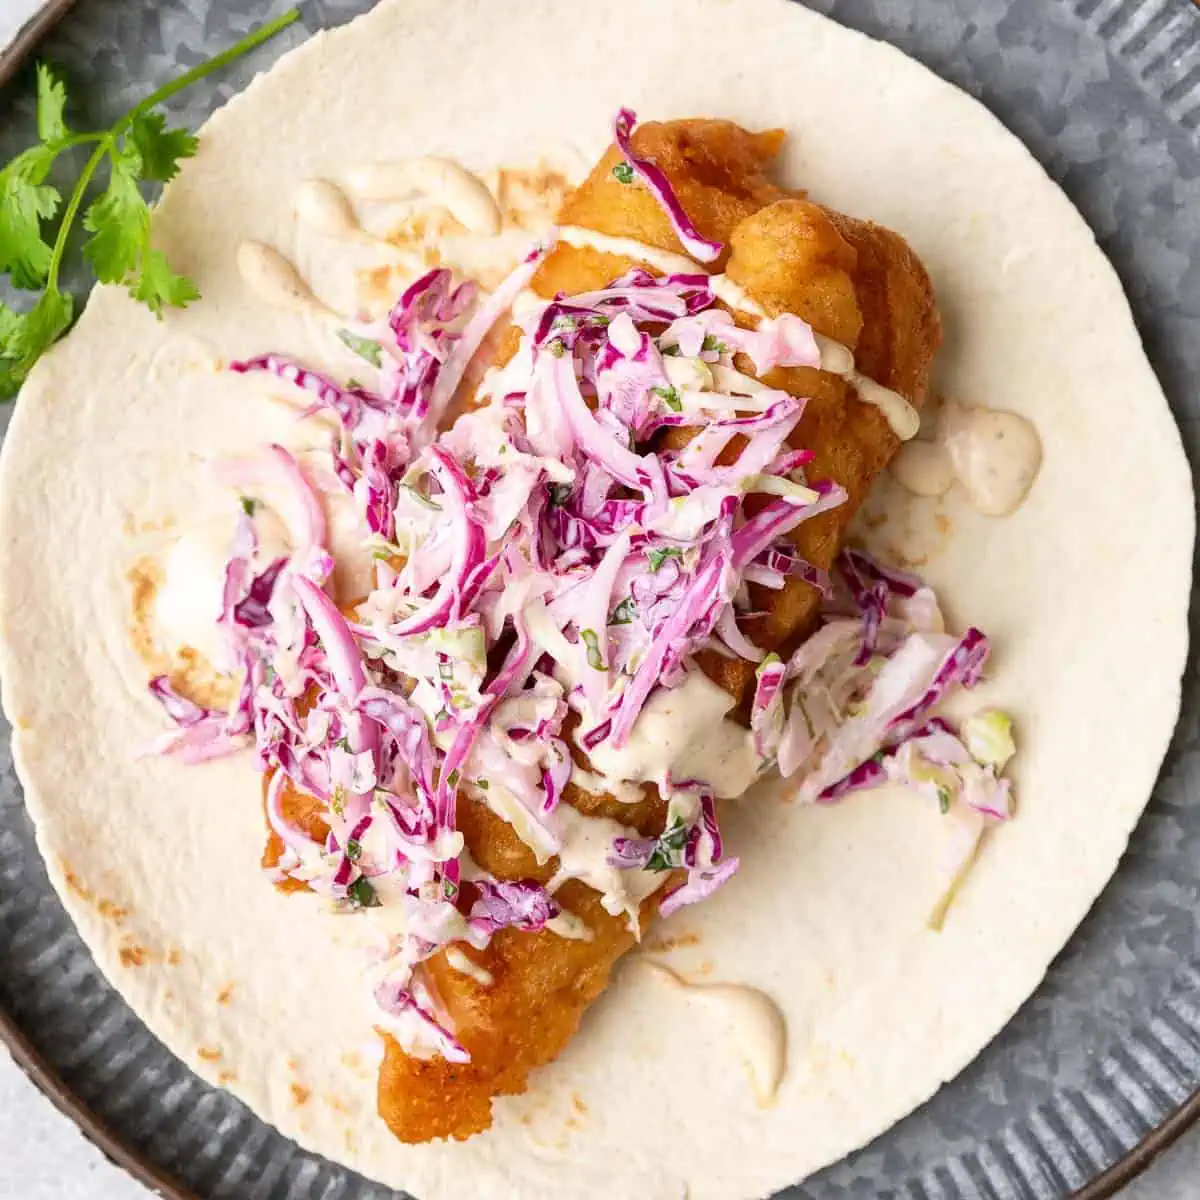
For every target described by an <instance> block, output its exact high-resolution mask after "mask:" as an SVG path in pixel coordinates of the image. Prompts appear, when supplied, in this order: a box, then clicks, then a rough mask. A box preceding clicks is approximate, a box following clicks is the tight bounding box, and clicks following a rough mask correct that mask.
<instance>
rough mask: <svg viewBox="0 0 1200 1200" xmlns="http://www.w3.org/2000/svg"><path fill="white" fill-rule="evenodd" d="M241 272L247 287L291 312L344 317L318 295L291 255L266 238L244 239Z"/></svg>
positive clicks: (239, 262)
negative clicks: (270, 243)
mask: <svg viewBox="0 0 1200 1200" xmlns="http://www.w3.org/2000/svg"><path fill="white" fill-rule="evenodd" d="M237 267H238V274H240V275H241V277H242V282H243V283H245V285H246V287H248V288H249V289H250V291H251V292H252V293H253V294H254V295H255V296H257V297H258V299H260V300H262V301H264V302H265V303H267V304H270V305H272V306H273V307H275V308H282V309H285V310H287V311H288V312H297V313H307V314H309V315H311V316H316V317H321V318H329V317H332V318H334V319H335V320H339V321H340V320H341V319H342V318H341V315H340V314H339V313H336V312H334V310H333V309H332V308H330V307H329V305H327V304H326V303H325V302H324V301H322V300H320V299H318V298H317V296H316V295H315V293H314V292H313V290H312V288H310V287H309V286H308V284H307V283H306V282H305V280H304V278H303V277H302V276H301V274H300V272H299V271H297V270H296V267H295V264H293V262H292V261H291V259H289V258H287V257H286V256H285V255H284V254H281V253H280V252H279V251H278V250H276V249H275V247H274V246H268V245H266V244H265V243H263V242H242V244H241V245H240V246H238V250H237Z"/></svg>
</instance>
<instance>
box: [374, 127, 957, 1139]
mask: <svg viewBox="0 0 1200 1200" xmlns="http://www.w3.org/2000/svg"><path fill="white" fill-rule="evenodd" d="M782 139H783V135H782V134H781V133H778V132H769V133H759V134H755V133H749V132H747V131H746V130H744V129H742V128H740V127H739V126H737V125H734V124H731V123H729V122H726V121H710V120H690V121H675V122H669V123H665V124H647V125H643V126H641V127H640V128H638V130H637V131H636V133H635V134H634V148H635V151H636V152H637V153H638V154H639V155H643V156H645V157H648V158H651V159H653V160H654V161H655V162H656V163H657V164H658V165H659V166H660V167H661V168H662V169H663V170H664V171H665V172H666V174H667V176H668V178H669V179H670V181H671V184H672V186H673V187H674V189H675V191H676V194H677V195H678V196H679V199H680V201H681V203H682V204H683V207H684V209H685V210H686V211H687V213H688V214H689V216H690V217H691V219H692V221H693V223H694V224H695V225H696V227H697V228H698V229H699V230H700V232H701V233H702V234H704V235H705V236H707V237H710V238H714V239H716V240H719V241H721V242H724V243H725V244H726V246H727V250H726V253H725V255H724V256H723V261H722V262H720V263H718V264H717V267H716V269H722V268H723V269H724V270H725V272H726V273H727V275H728V277H729V278H730V279H731V280H733V281H734V282H735V283H737V284H739V285H740V286H741V287H742V288H743V289H745V291H746V292H747V293H749V295H750V296H751V297H753V298H754V299H755V300H756V301H757V302H758V303H759V304H760V305H761V306H762V307H763V308H764V309H766V310H767V312H768V313H771V314H778V313H783V312H790V313H794V314H796V315H797V316H800V317H802V318H804V319H805V320H806V321H808V322H809V323H810V324H811V325H812V326H813V328H814V329H815V330H816V331H817V332H818V333H821V334H824V335H825V336H827V337H830V338H833V339H835V340H837V341H839V342H842V343H844V344H846V345H847V346H849V347H851V348H852V349H853V350H854V352H855V358H856V364H857V367H858V370H859V371H861V372H862V373H863V374H864V375H867V376H869V377H870V378H872V379H874V380H875V381H876V382H878V383H880V384H883V385H884V386H885V387H888V388H890V389H892V390H894V391H897V392H899V393H900V394H901V395H903V396H905V397H906V398H907V399H908V400H909V401H910V402H911V403H912V404H914V405H915V406H917V407H919V406H920V405H921V404H922V403H923V401H924V399H925V394H926V389H927V387H928V384H929V372H930V365H931V362H932V359H933V355H934V352H935V350H936V349H937V346H938V343H939V341H940V336H941V333H940V325H939V320H938V314H937V308H936V305H935V302H934V296H933V289H932V287H931V285H930V281H929V278H928V276H927V274H926V272H925V270H924V268H923V267H922V265H921V263H920V262H919V260H918V259H917V257H916V256H915V255H914V254H913V252H912V250H911V249H910V248H909V247H908V245H907V244H906V243H905V242H904V240H903V239H902V238H900V237H899V236H898V235H896V234H894V233H892V232H890V231H889V230H886V229H882V228H880V227H879V226H876V225H872V224H870V223H869V222H865V221H859V220H855V219H853V218H851V217H847V216H844V215H843V214H841V213H837V212H833V211H831V210H829V209H827V208H823V207H822V206H820V205H818V204H815V203H812V202H810V201H809V200H807V199H805V198H804V197H803V196H801V195H797V194H794V193H790V192H787V191H784V190H783V189H781V188H779V187H777V186H776V185H775V184H774V183H772V182H771V180H770V178H769V176H768V174H767V171H768V168H769V165H770V163H771V161H772V159H773V158H774V157H775V155H776V154H777V153H778V150H779V147H780V144H781V142H782ZM620 161H621V158H620V155H619V154H618V152H617V151H616V150H615V149H612V150H610V151H609V152H608V153H607V154H606V155H605V156H604V157H603V158H602V159H601V161H600V163H599V164H598V165H597V167H596V168H595V170H594V171H593V172H592V174H591V175H590V177H589V178H588V179H587V180H586V181H585V182H584V183H583V184H582V185H581V186H580V187H579V188H578V189H577V190H576V191H575V192H574V193H572V195H571V196H570V197H568V199H567V201H566V203H565V206H564V208H563V211H562V213H561V217H560V224H562V225H574V226H582V227H584V228H588V229H592V230H595V231H597V232H599V233H603V234H607V235H609V236H613V237H621V238H631V239H633V240H635V241H638V242H641V243H644V244H646V245H650V246H654V247H657V248H659V249H662V250H668V251H672V252H675V253H679V252H680V251H681V249H682V247H681V246H680V244H679V241H678V239H677V238H676V236H675V233H674V231H673V229H672V227H671V225H670V223H669V221H668V220H667V217H666V215H665V214H664V212H663V210H662V208H661V207H660V206H659V204H658V203H657V202H656V201H655V200H654V198H653V197H652V196H651V195H650V193H649V192H648V191H647V190H646V189H645V188H643V187H641V186H639V185H636V184H634V185H630V184H625V183H622V182H620V181H619V180H618V179H617V177H616V176H614V175H613V168H614V167H615V166H617V165H618V163H619V162H620ZM635 265H645V264H642V263H640V262H637V261H635V260H631V259H628V258H623V257H620V256H616V255H612V254H607V253H601V252H598V251H597V250H595V249H592V248H590V247H582V248H580V247H575V246H571V245H567V244H565V243H560V244H559V245H558V246H557V247H556V248H555V249H554V250H553V251H552V252H551V253H550V254H549V255H548V256H547V258H546V260H545V261H544V263H543V264H542V266H541V267H540V269H539V271H538V273H537V275H536V277H535V278H534V281H533V287H534V289H535V290H536V291H537V292H538V293H539V294H540V295H541V296H543V297H545V298H547V299H549V298H551V297H553V296H555V295H556V294H558V293H566V294H567V295H570V294H574V293H578V292H583V291H591V290H595V289H599V288H602V287H604V286H605V285H606V284H608V283H609V282H610V281H611V280H613V279H614V278H616V277H617V276H619V275H621V274H623V273H624V272H625V271H627V270H629V269H630V268H631V267H633V266H635ZM516 340H517V334H516V332H515V331H510V333H509V335H508V340H507V343H506V344H503V345H502V346H501V347H500V349H499V350H498V352H497V355H496V361H497V362H502V361H504V360H506V359H507V358H508V357H509V356H510V355H511V354H512V352H513V351H514V349H515V345H516ZM739 367H740V368H741V369H742V370H744V371H746V373H748V374H752V373H753V372H752V370H751V368H750V364H749V363H748V362H743V363H739ZM764 382H765V383H767V384H769V385H771V386H773V387H779V388H782V389H784V390H786V391H788V392H790V393H791V394H793V395H795V396H798V397H806V398H807V407H806V409H805V412H804V416H803V418H802V420H801V421H800V423H799V426H798V427H797V429H796V431H795V433H794V435H793V437H792V439H791V440H792V442H793V443H794V445H796V446H803V447H808V448H810V449H812V450H813V451H815V453H816V456H817V457H816V460H815V462H814V463H813V465H812V467H811V469H810V478H814V479H816V478H829V479H833V480H836V481H837V482H838V483H839V484H841V485H842V487H844V488H845V489H846V492H847V493H848V496H849V499H848V502H847V503H846V504H845V505H843V506H842V507H841V508H838V509H835V510H833V511H831V512H829V513H827V514H825V515H823V516H820V517H818V518H816V519H814V520H812V521H809V522H807V523H806V524H803V525H801V526H800V527H799V528H798V529H797V530H796V531H795V535H794V537H793V541H794V542H795V544H796V546H797V548H798V550H799V552H800V553H801V554H802V555H803V556H804V557H805V558H806V559H808V560H809V561H810V562H812V563H813V564H814V565H816V566H819V567H823V568H828V567H829V566H830V565H831V564H832V562H833V559H834V557H835V556H836V554H837V552H838V549H839V547H840V544H841V539H842V535H843V533H844V531H845V528H846V526H847V524H848V523H849V521H850V520H851V518H852V517H853V515H854V513H855V511H856V510H857V508H858V506H859V505H860V503H861V502H862V500H863V499H864V497H865V496H866V494H867V491H868V489H869V488H870V486H871V483H872V481H873V480H874V479H875V477H876V476H877V475H878V474H879V472H880V471H882V470H883V468H884V467H885V466H886V465H887V463H888V461H889V459H890V458H891V457H892V455H893V454H894V453H895V452H896V449H897V447H898V445H899V443H898V440H897V438H896V436H895V434H894V433H893V432H892V430H891V428H890V426H889V425H888V423H887V421H886V419H885V418H884V416H883V414H882V413H881V412H880V411H879V410H878V409H877V408H876V407H874V406H873V405H871V404H867V403H864V402H862V401H861V400H859V398H858V395H857V393H856V391H855V390H854V388H853V387H852V386H851V385H849V384H848V383H847V382H846V381H844V380H843V379H841V378H840V377H838V376H835V375H831V374H827V373H824V372H822V371H819V370H816V369H799V368H790V369H784V368H781V369H777V370H775V371H773V372H771V373H770V374H769V375H767V376H765V377H764ZM688 436H689V433H688V431H686V430H678V431H672V440H673V441H674V442H675V443H676V444H678V442H679V440H680V439H686V438H687V437H688ZM755 601H756V603H755V605H754V607H756V608H762V609H763V610H764V611H765V616H764V617H763V618H762V619H761V620H759V621H758V622H757V623H756V624H755V625H754V626H750V625H747V626H746V628H745V631H746V632H747V633H748V634H749V635H750V636H751V637H752V639H753V640H754V641H755V642H757V643H758V644H759V645H760V646H763V647H764V648H768V649H777V650H779V651H780V652H782V653H785V654H786V653H787V652H789V651H790V650H791V649H792V648H793V647H794V646H795V645H798V644H799V643H800V642H801V641H802V640H803V638H804V637H805V636H806V634H807V633H808V631H809V630H810V629H811V627H812V624H813V622H814V620H815V618H816V610H817V604H818V601H819V596H818V594H817V593H816V592H815V591H814V590H813V589H812V588H811V587H810V586H809V585H808V584H805V583H803V582H802V581H800V580H789V582H788V584H787V586H786V587H785V588H784V589H783V590H782V591H781V592H780V591H776V592H771V591H766V590H763V591H762V592H761V594H760V595H758V596H756V597H755ZM700 665H701V666H702V667H703V669H704V670H705V671H706V672H707V673H708V674H709V676H710V677H711V678H713V679H714V680H715V681H716V682H718V683H719V684H720V685H721V686H722V687H724V688H725V689H726V690H727V691H728V692H729V693H730V695H731V696H733V697H734V698H735V699H737V700H738V701H740V702H742V703H743V704H745V703H747V702H748V695H749V693H750V691H751V689H752V684H753V681H754V667H753V665H752V664H750V663H746V662H744V661H740V660H733V659H728V658H724V657H722V656H720V655H717V654H704V655H701V656H700ZM565 803H567V804H571V805H573V806H574V807H575V808H577V809H579V810H580V811H583V812H587V813H594V814H596V815H599V816H605V817H609V818H611V819H613V820H616V821H620V822H621V823H622V824H625V825H630V826H632V827H634V828H636V829H638V830H639V832H640V833H641V834H642V835H643V836H647V835H651V834H658V833H661V831H662V829H663V826H664V823H665V817H666V813H665V805H664V804H663V802H662V801H661V800H660V799H659V797H658V795H657V793H656V792H655V791H654V789H652V788H648V789H647V790H646V792H645V794H644V798H643V799H642V800H640V801H638V802H636V803H633V804H629V803H623V802H621V801H618V800H616V799H615V798H614V797H612V796H594V795H592V794H590V793H588V792H585V791H582V790H581V789H579V788H577V787H575V786H574V785H571V786H569V787H568V788H567V791H566V796H565ZM459 825H460V828H461V829H462V830H463V833H464V835H465V838H466V844H467V846H468V848H469V849H470V851H471V854H472V856H473V857H474V858H475V860H476V861H477V862H478V863H479V864H480V865H481V866H483V867H484V868H485V869H486V870H488V871H490V872H491V873H492V874H493V875H495V876H497V877H499V878H504V879H535V880H538V881H540V882H545V881H546V880H548V879H549V878H550V876H551V875H552V874H553V869H554V867H555V866H556V860H551V862H550V863H548V864H546V865H545V866H542V867H539V866H538V864H537V862H536V860H535V859H534V857H533V855H532V853H531V852H530V851H529V850H528V848H527V847H525V846H524V845H523V844H522V843H521V842H520V840H519V839H518V838H517V837H516V835H515V834H514V832H513V830H512V828H511V827H510V826H509V825H508V824H507V823H505V822H504V821H503V820H501V819H500V818H499V817H497V816H495V815H494V814H493V813H491V812H490V811H488V810H487V809H486V808H485V807H483V805H481V804H479V803H478V802H476V801H475V800H472V799H470V798H468V797H466V796H462V797H460V800H459ZM751 869H753V868H752V867H751ZM557 898H558V899H559V900H560V901H561V902H562V904H563V906H564V907H565V908H566V909H568V910H570V911H573V912H574V913H575V914H576V915H578V916H579V917H581V918H583V920H585V921H586V922H587V924H588V925H589V926H590V927H591V930H592V934H593V937H592V939H591V940H590V941H580V940H572V939H568V938H564V937H560V936H558V935H557V934H555V933H552V932H550V931H542V932H540V933H532V934H531V933H522V932H519V931H516V930H512V929H505V930H501V931H500V932H499V933H498V934H497V935H496V936H495V937H494V938H493V939H492V941H491V944H490V945H489V946H488V948H487V949H486V950H484V951H476V950H473V949H470V948H465V947H460V948H459V949H460V952H463V953H466V954H467V955H468V956H469V957H470V958H471V959H472V961H474V962H475V963H476V964H477V965H478V966H480V967H482V968H483V969H484V970H485V971H487V972H488V974H489V975H490V976H491V983H490V984H488V985H487V986H484V984H482V983H480V982H479V981H478V980H477V979H474V978H472V977H471V976H470V975H468V974H464V973H462V972H460V971H456V970H454V969H453V968H452V967H451V966H450V965H449V964H448V963H447V962H446V958H445V954H444V953H440V954H438V955H436V956H434V958H433V959H431V960H430V961H429V963H428V970H429V974H430V978H431V979H432V981H433V983H434V986H435V987H436V989H437V992H438V994H439V996H440V998H441V1001H442V1003H443V1005H444V1007H445V1009H446V1012H447V1015H448V1016H449V1017H450V1019H451V1020H452V1022H453V1025H454V1028H455V1030H456V1034H457V1036H458V1038H459V1040H460V1041H461V1042H462V1043H463V1045H464V1046H466V1048H467V1049H468V1050H469V1051H470V1053H471V1062H470V1063H469V1064H466V1065H459V1064H454V1063H448V1062H446V1061H445V1060H443V1059H440V1058H433V1059H428V1060H422V1059H417V1058H410V1057H409V1056H408V1055H406V1054H405V1053H404V1052H403V1051H402V1050H401V1048H400V1046H399V1045H398V1044H397V1043H396V1042H395V1041H394V1040H393V1039H392V1038H390V1037H385V1045H386V1052H385V1057H384V1062H383V1066H382V1069H381V1072H380V1079H379V1111H380V1114H381V1116H382V1117H383V1118H384V1120H385V1121H386V1122H387V1124H388V1125H389V1126H390V1128H391V1129H392V1131H393V1132H394V1133H395V1134H396V1136H397V1137H399V1138H400V1139H401V1140H402V1141H406V1142H422V1141H428V1140H430V1139H433V1138H444V1137H451V1138H466V1137H469V1136H471V1135H472V1134H475V1133H477V1132H480V1131H481V1130H483V1129H486V1128H487V1127H488V1126H489V1125H490V1124H491V1119H492V1118H491V1102H492V1097H493V1096H497V1095H505V1094H511V1093H517V1092H521V1091H523V1090H524V1089H525V1086H526V1081H527V1079H528V1076H529V1073H530V1072H531V1071H532V1070H534V1069H535V1068H536V1067H538V1066H540V1065H542V1064H544V1063H547V1062H550V1061H552V1060H553V1059H554V1058H556V1057H557V1056H558V1055H559V1053H560V1052H561V1051H562V1049H563V1048H564V1046H565V1045H566V1044H567V1042H568V1041H569V1040H570V1038H571V1037H572V1036H573V1035H574V1033H575V1032H576V1030H577V1029H578V1027H579V1023H580V1021H581V1019H582V1017H583V1014H584V1012H585V1011H586V1009H587V1007H588V1006H589V1005H590V1004H591V1003H592V1002H593V1001H594V1000H595V999H596V998H597V997H598V996H599V994H600V993H601V991H603V989H604V987H605V985H606V984H607V981H608V977H609V974H610V971H611V969H612V967H613V964H614V963H615V962H616V961H617V959H618V958H619V957H620V956H621V955H622V954H623V953H625V951H627V950H628V949H629V948H630V947H631V946H632V945H633V944H634V941H635V936H634V934H633V933H632V932H630V930H629V929H628V928H627V927H626V924H625V922H624V920H622V919H621V918H617V917H613V916H611V915H610V914H609V913H608V912H606V911H605V910H604V909H603V908H602V907H601V904H600V897H599V895H598V894H597V893H596V892H594V891H593V890H592V889H590V888H589V887H587V886H585V885H584V884H582V883H580V882H578V881H575V880H572V881H569V882H568V883H567V884H565V885H564V886H563V887H562V888H561V889H560V890H559V891H558V893H557ZM656 908H657V899H656V898H654V897H652V898H651V899H649V900H647V901H646V902H645V903H644V904H643V906H642V913H641V916H642V921H643V924H644V923H645V921H646V920H647V919H648V918H650V917H651V916H652V915H653V913H654V910H655V909H656Z"/></svg>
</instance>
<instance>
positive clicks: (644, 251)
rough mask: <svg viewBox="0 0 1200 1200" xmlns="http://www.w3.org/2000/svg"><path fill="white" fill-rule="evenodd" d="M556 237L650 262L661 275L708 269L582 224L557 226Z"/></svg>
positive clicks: (570, 242) (694, 272)
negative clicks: (587, 227)
mask: <svg viewBox="0 0 1200 1200" xmlns="http://www.w3.org/2000/svg"><path fill="white" fill-rule="evenodd" d="M557 232H558V240H559V241H560V242H566V244H567V245H568V246H574V247H576V248H577V249H581V250H584V249H592V250H596V251H599V253H601V254H612V255H615V256H616V257H617V258H632V259H633V260H634V261H635V262H644V263H649V264H650V266H652V267H654V269H655V270H657V271H661V272H662V273H663V274H664V275H706V274H707V273H708V272H707V271H706V270H705V269H704V267H702V266H701V265H700V264H699V263H697V262H693V260H692V259H690V258H688V257H686V255H683V254H673V253H672V252H671V251H670V250H660V249H659V248H658V247H657V246H647V245H646V244H645V243H644V242H635V241H634V240H633V238H624V237H612V236H610V235H609V234H607V233H598V232H597V231H596V230H594V229H586V228H584V227H583V226H582V225H561V226H559V228H558V231H557Z"/></svg>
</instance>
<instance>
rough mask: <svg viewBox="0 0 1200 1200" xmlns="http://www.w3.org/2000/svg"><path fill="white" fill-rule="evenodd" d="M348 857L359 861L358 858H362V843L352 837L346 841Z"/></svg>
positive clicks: (353, 860)
mask: <svg viewBox="0 0 1200 1200" xmlns="http://www.w3.org/2000/svg"><path fill="white" fill-rule="evenodd" d="M346 857H347V858H348V859H349V860H350V861H351V862H358V860H359V859H360V858H362V843H361V842H356V841H355V840H354V839H353V838H351V839H350V840H349V841H348V842H347V843H346Z"/></svg>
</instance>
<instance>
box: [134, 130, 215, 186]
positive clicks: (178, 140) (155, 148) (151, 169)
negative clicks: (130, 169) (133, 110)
mask: <svg viewBox="0 0 1200 1200" xmlns="http://www.w3.org/2000/svg"><path fill="white" fill-rule="evenodd" d="M129 140H130V142H131V143H132V144H133V146H134V148H135V149H136V150H137V153H138V157H139V158H140V159H141V162H142V171H141V175H142V178H143V179H150V180H153V181H154V182H156V183H170V181H171V180H172V179H174V178H175V176H176V175H178V174H179V162H180V159H184V158H192V157H193V156H194V155H195V153H196V147H197V146H198V145H199V142H198V141H197V139H196V136H195V134H192V133H189V132H188V131H187V130H186V129H168V128H167V120H166V118H165V117H164V116H163V115H162V114H161V113H155V112H148V113H139V114H138V115H137V116H136V117H134V118H133V121H132V122H131V123H130V126H129Z"/></svg>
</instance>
